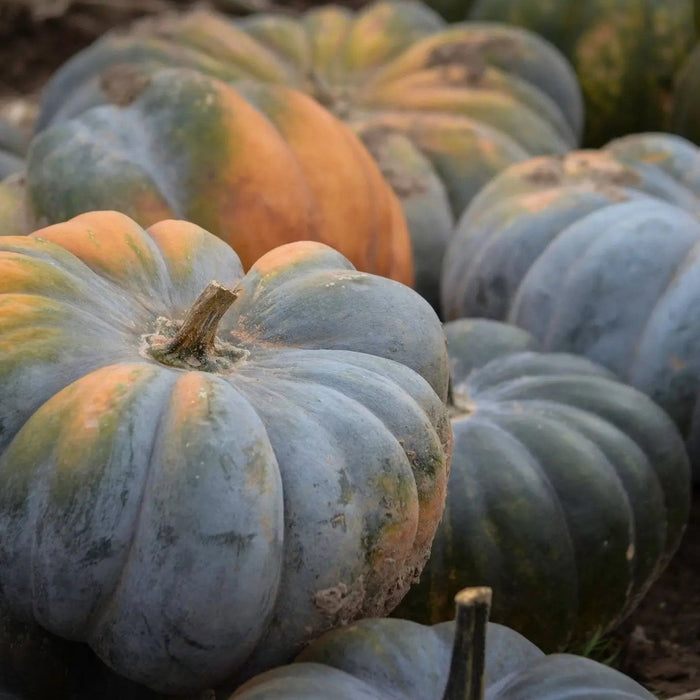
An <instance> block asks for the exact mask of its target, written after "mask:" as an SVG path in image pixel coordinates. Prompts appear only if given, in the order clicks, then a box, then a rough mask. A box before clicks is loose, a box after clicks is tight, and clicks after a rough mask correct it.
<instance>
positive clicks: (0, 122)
mask: <svg viewBox="0 0 700 700" xmlns="http://www.w3.org/2000/svg"><path fill="white" fill-rule="evenodd" d="M26 148H27V138H26V136H25V135H24V133H23V132H22V131H21V130H20V129H19V128H18V127H16V126H15V125H14V124H13V123H12V122H10V121H8V120H7V119H2V118H0V178H4V177H7V176H8V175H11V174H12V173H15V172H19V171H20V170H21V169H22V165H23V161H24V154H25V151H26Z"/></svg>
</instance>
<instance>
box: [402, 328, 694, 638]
mask: <svg viewBox="0 0 700 700" xmlns="http://www.w3.org/2000/svg"><path fill="white" fill-rule="evenodd" d="M445 333H446V336H447V340H448V351H449V353H450V362H451V366H452V398H451V402H450V405H451V412H452V429H453V433H454V453H453V458H452V469H451V472H450V480H449V485H448V495H447V504H446V507H445V514H444V516H443V519H442V521H441V523H440V527H439V529H438V533H437V535H436V536H435V539H434V541H433V547H432V553H431V556H430V559H429V561H428V564H427V566H426V567H425V569H424V570H423V574H422V576H421V580H420V583H419V584H418V585H416V586H414V587H412V588H411V590H410V591H409V593H408V595H407V596H406V598H404V600H403V602H402V603H401V605H400V606H399V608H398V609H397V611H396V614H397V615H399V616H403V617H406V618H410V619H414V620H417V621H419V622H438V621H441V620H447V619H449V618H450V617H451V616H452V608H453V602H452V601H453V600H454V596H455V595H456V593H457V592H458V591H459V590H460V589H462V588H464V587H465V586H474V585H486V586H489V587H491V588H492V589H493V609H492V619H493V620H495V621H496V622H501V623H503V624H507V625H508V626H509V627H513V628H514V629H516V630H517V631H518V632H520V633H522V634H524V635H525V636H526V637H527V638H528V639H530V640H531V641H533V642H535V643H536V644H537V645H538V646H540V647H541V648H542V649H544V650H545V651H554V650H557V649H562V648H565V647H569V648H571V647H572V646H583V645H585V644H587V643H590V642H591V641H592V640H595V639H597V638H598V637H599V636H600V635H601V634H602V633H604V632H606V631H608V630H610V629H611V628H613V627H614V626H615V625H616V624H617V623H619V622H620V621H621V620H622V619H623V618H624V617H625V616H626V615H628V614H629V613H630V612H631V611H632V610H633V608H634V607H635V606H636V605H637V603H638V602H639V600H640V599H641V597H642V596H643V595H644V593H645V592H646V591H647V589H648V588H649V586H650V585H651V584H652V583H653V581H654V580H655V579H656V578H657V577H658V576H659V574H660V573H661V571H662V570H663V569H664V567H665V566H666V564H667V562H668V560H669V559H670V557H671V555H672V554H673V553H674V552H675V550H676V548H677V546H678V544H679V542H680V538H681V535H682V534H683V532H684V529H685V526H686V524H687V521H688V514H689V508H690V490H691V489H690V467H689V462H688V457H687V455H686V452H685V448H684V445H683V440H682V438H681V436H680V434H679V433H678V430H677V429H676V427H675V426H674V425H673V422H672V421H671V419H670V418H669V417H668V416H667V415H666V413H665V412H664V411H663V410H662V409H661V408H659V407H658V406H657V405H655V404H654V403H653V402H652V401H651V400H650V399H649V398H648V397H647V396H645V395H644V394H642V393H641V392H639V391H637V390H636V389H633V388H632V387H630V386H628V385H626V384H623V383H622V382H620V381H618V380H617V379H616V378H615V377H614V376H613V375H612V374H611V373H610V372H609V371H608V370H606V369H604V368H603V367H601V366H599V365H596V364H594V363H592V362H590V361H589V360H587V359H586V358H584V357H579V356H575V355H569V354H566V353H546V352H541V351H538V350H537V349H536V348H537V343H536V341H535V339H534V338H533V337H532V336H529V334H527V333H525V331H523V330H521V329H519V328H516V327H515V326H510V325H507V324H501V323H498V322H496V321H489V320H486V319H461V320H458V321H452V322H450V323H447V324H445Z"/></svg>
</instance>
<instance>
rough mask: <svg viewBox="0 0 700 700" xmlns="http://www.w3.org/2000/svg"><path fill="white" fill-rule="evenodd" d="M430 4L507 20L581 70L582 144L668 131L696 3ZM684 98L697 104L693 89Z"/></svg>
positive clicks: (532, 0)
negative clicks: (583, 124)
mask: <svg viewBox="0 0 700 700" xmlns="http://www.w3.org/2000/svg"><path fill="white" fill-rule="evenodd" d="M427 4H428V5H430V6H432V7H434V8H435V9H437V10H438V11H440V12H442V13H443V14H444V15H445V16H446V17H448V18H450V19H452V20H459V19H470V20H472V21H489V22H507V23H509V24H513V25H515V26H519V27H524V28H527V29H529V30H531V31H533V32H536V33H537V34H539V35H541V36H542V37H544V38H545V39H547V40H549V41H551V42H552V43H553V44H554V45H555V46H556V47H557V48H558V49H559V50H560V51H561V52H562V53H563V54H564V56H566V57H567V58H568V59H569V60H570V61H571V63H572V64H573V66H574V69H575V70H576V74H577V76H578V79H579V81H580V83H581V89H582V92H583V97H584V101H585V105H586V130H585V134H584V143H585V144H586V145H588V146H594V147H599V146H602V145H603V144H604V143H606V142H607V141H609V140H610V139H612V138H615V137H618V136H622V135H625V134H631V133H635V132H640V131H649V130H658V129H667V128H668V126H669V120H670V112H671V105H672V103H673V102H674V101H675V94H676V91H675V90H674V80H675V76H676V73H677V72H678V70H679V69H680V68H681V66H682V65H683V63H684V61H685V60H686V57H687V56H688V54H689V53H690V51H691V50H692V48H693V45H694V44H695V40H696V38H697V29H696V25H697V23H696V21H695V19H696V18H695V17H694V11H695V10H694V8H695V5H694V4H693V1H692V0H674V1H673V2H668V1H667V0H563V2H562V0H428V3H427ZM682 93H684V94H685V96H686V97H685V99H688V98H690V99H692V93H691V92H689V91H688V90H682ZM680 133H683V132H680ZM686 135H687V134H686Z"/></svg>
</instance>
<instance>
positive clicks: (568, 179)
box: [442, 134, 700, 469]
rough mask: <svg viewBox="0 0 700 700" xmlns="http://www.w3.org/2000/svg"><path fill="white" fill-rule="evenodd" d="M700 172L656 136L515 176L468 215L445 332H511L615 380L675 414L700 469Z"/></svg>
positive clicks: (447, 293) (683, 150)
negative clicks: (493, 327) (475, 323)
mask: <svg viewBox="0 0 700 700" xmlns="http://www.w3.org/2000/svg"><path fill="white" fill-rule="evenodd" d="M656 160H658V163H659V165H658V166H657V165H655V161H656ZM698 162H699V161H698V153H697V149H696V147H694V146H693V145H692V144H690V143H689V142H688V141H685V140H684V139H681V138H680V137H676V136H671V135H663V134H650V135H635V136H630V137H627V138H625V139H622V140H621V141H619V142H612V143H611V144H610V145H609V146H607V147H606V148H605V149H603V150H602V151H599V152H596V151H587V152H573V153H571V154H569V155H568V156H565V157H564V158H561V159H552V158H550V159H533V160H531V161H530V162H528V163H524V164H521V165H516V166H514V167H513V168H511V169H509V170H507V171H504V172H503V173H502V174H501V175H500V176H498V177H497V178H495V179H494V180H493V181H492V182H491V183H490V184H489V185H488V186H487V187H485V188H484V190H483V191H482V192H481V193H480V194H479V196H478V197H477V198H476V199H475V200H474V202H473V207H470V208H469V210H467V211H466V212H465V215H464V217H463V218H462V220H461V221H460V224H459V227H458V231H457V232H456V233H455V236H454V237H453V239H452V240H451V242H450V246H449V248H448V252H447V254H446V256H445V265H444V267H443V278H442V291H443V296H442V299H443V309H444V313H445V316H446V318H447V319H448V320H454V319H456V318H464V317H485V318H492V319H496V320H505V321H508V322H510V323H513V324H515V325H517V326H520V327H521V328H524V329H525V330H527V331H529V332H530V333H532V334H533V335H534V336H535V337H536V338H537V339H538V340H539V341H540V342H541V343H542V349H544V350H547V351H558V352H572V353H576V354H582V355H585V356H587V357H588V358H590V359H591V360H593V361H595V362H597V363H599V364H602V365H604V366H605V367H607V368H609V369H611V370H612V371H613V372H615V373H616V374H617V375H618V376H619V377H620V378H621V379H623V380H624V381H625V382H627V383H629V384H631V385H632V386H634V387H636V388H638V389H640V390H641V391H643V392H644V393H646V394H648V395H649V396H651V398H652V399H653V400H654V401H655V402H657V403H658V404H660V405H661V406H662V408H664V409H665V410H666V411H667V412H668V413H669V415H670V416H671V417H672V418H673V419H674V422H675V423H676V424H677V425H678V427H679V428H680V430H681V433H682V434H683V435H684V437H685V438H686V439H687V441H688V447H689V449H690V452H691V461H692V462H693V464H694V465H697V464H700V450H698V445H699V442H698V440H699V439H700V438H699V435H700V414H699V412H698V408H696V406H697V404H698V395H699V393H698V392H699V389H700V337H698V336H697V333H696V332H695V329H696V328H698V325H699V324H700V316H699V315H698V314H700V304H698V300H699V299H700V277H699V275H700V268H699V267H698V261H697V251H698V250H699V248H698V245H699V244H700V224H699V222H698V218H697V217H698V213H699V212H700V206H699V200H698V197H697V195H696V192H697V191H698V190H697V180H698V178H697V175H696V174H695V173H696V172H697V164H698ZM678 173H683V175H684V179H683V180H681V179H680V178H679V177H678V175H677V174H678ZM664 199H665V200H666V201H664ZM695 468H696V469H697V467H695Z"/></svg>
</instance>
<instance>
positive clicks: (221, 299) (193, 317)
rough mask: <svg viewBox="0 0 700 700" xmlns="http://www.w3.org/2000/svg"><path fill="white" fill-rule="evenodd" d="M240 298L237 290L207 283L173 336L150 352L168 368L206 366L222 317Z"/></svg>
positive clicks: (216, 283) (217, 283)
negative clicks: (174, 366) (167, 365)
mask: <svg viewBox="0 0 700 700" xmlns="http://www.w3.org/2000/svg"><path fill="white" fill-rule="evenodd" d="M239 294H240V291H239V290H236V289H229V288H228V287H224V285H223V284H220V283H219V282H210V283H209V284H208V285H207V287H206V289H205V290H204V291H203V292H202V293H201V294H200V295H199V297H197V300H196V301H195V302H194V304H193V305H192V307H191V308H190V310H189V311H188V312H187V315H186V316H185V319H184V321H183V322H182V325H181V326H180V328H179V329H178V331H177V333H176V334H175V336H174V337H172V338H169V339H168V340H167V341H166V342H164V343H163V344H162V345H161V346H160V347H158V348H152V349H151V352H152V353H153V354H155V355H157V357H158V359H159V360H161V361H163V362H167V363H168V364H174V365H180V366H182V365H189V366H190V367H206V366H208V365H209V364H210V357H211V355H212V354H213V351H214V342H215V340H216V330H217V328H218V326H219V322H220V321H221V317H222V316H223V315H224V314H225V313H226V312H227V311H228V309H229V307H230V306H231V304H233V302H234V301H235V300H236V298H237V297H238V296H239Z"/></svg>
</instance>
